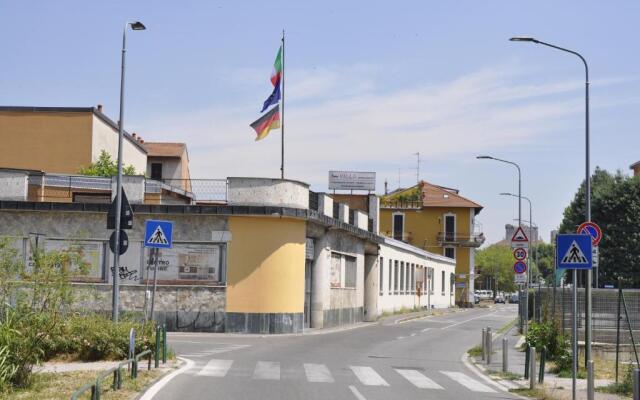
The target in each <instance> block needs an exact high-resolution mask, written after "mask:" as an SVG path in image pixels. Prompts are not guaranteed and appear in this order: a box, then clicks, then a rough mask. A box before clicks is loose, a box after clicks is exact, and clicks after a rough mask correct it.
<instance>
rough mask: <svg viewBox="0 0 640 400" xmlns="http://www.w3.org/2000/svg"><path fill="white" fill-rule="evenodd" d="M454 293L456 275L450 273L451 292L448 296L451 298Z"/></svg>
mask: <svg viewBox="0 0 640 400" xmlns="http://www.w3.org/2000/svg"><path fill="white" fill-rule="evenodd" d="M455 291H456V274H454V273H451V292H450V293H449V296H453V294H454V293H455Z"/></svg>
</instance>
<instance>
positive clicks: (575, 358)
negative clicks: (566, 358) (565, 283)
mask: <svg viewBox="0 0 640 400" xmlns="http://www.w3.org/2000/svg"><path fill="white" fill-rule="evenodd" d="M572 277H573V285H572V286H573V287H572V289H573V321H572V325H571V336H572V338H571V339H572V342H573V343H572V351H573V357H571V358H572V361H571V399H572V400H576V377H577V374H578V288H577V286H578V285H577V283H578V282H577V281H578V270H576V269H574V270H573V276H572Z"/></svg>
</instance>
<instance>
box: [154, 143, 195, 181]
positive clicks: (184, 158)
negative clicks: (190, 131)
mask: <svg viewBox="0 0 640 400" xmlns="http://www.w3.org/2000/svg"><path fill="white" fill-rule="evenodd" d="M144 148H145V149H146V150H147V166H146V175H147V176H148V177H150V178H151V179H154V180H157V181H161V182H164V183H166V184H169V185H171V186H175V187H181V188H182V189H184V190H187V191H191V182H190V179H191V177H190V174H189V154H188V153H187V145H186V144H184V143H165V142H145V143H144Z"/></svg>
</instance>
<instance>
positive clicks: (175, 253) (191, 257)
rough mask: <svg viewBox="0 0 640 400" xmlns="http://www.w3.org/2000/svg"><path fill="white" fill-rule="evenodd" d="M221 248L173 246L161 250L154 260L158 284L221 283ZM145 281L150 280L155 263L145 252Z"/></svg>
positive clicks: (210, 246)
mask: <svg viewBox="0 0 640 400" xmlns="http://www.w3.org/2000/svg"><path fill="white" fill-rule="evenodd" d="M221 248H222V245H214V244H211V245H207V244H182V243H180V244H176V243H174V244H173V247H172V248H170V249H161V250H160V252H159V257H158V262H157V265H158V281H159V282H163V283H166V284H171V283H178V284H181V283H190V282H193V283H198V282H203V281H207V282H221V281H222V274H221V268H220V266H221V259H222V257H221ZM145 265H146V266H147V268H145V270H146V278H147V279H152V278H153V270H154V269H155V265H156V263H155V259H154V257H150V251H149V250H147V251H146V252H145Z"/></svg>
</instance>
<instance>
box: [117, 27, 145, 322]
mask: <svg viewBox="0 0 640 400" xmlns="http://www.w3.org/2000/svg"><path fill="white" fill-rule="evenodd" d="M129 27H131V29H132V30H134V31H143V30H145V29H147V28H146V27H145V26H144V24H143V23H142V22H140V21H136V22H128V23H127V24H126V25H125V26H124V30H123V31H122V62H121V65H120V119H119V120H118V176H117V180H116V226H115V238H114V239H115V246H114V247H115V248H114V250H115V252H114V254H113V293H112V298H111V318H112V319H113V322H118V309H119V307H120V304H119V297H120V296H119V295H120V282H119V279H118V278H119V275H118V267H119V264H120V219H121V214H122V138H123V136H124V128H123V126H124V71H125V55H126V53H127V30H128V29H129Z"/></svg>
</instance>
